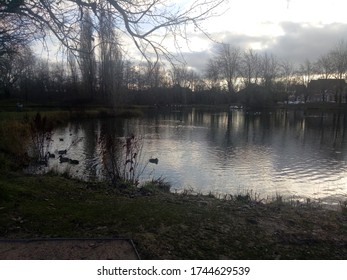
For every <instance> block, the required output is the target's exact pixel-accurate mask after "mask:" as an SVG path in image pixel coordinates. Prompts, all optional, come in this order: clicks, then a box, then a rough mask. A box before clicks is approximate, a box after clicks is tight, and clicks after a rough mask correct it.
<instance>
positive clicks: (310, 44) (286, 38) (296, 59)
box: [184, 22, 347, 72]
mask: <svg viewBox="0 0 347 280" xmlns="http://www.w3.org/2000/svg"><path fill="white" fill-rule="evenodd" d="M280 27H281V28H282V30H283V33H284V35H282V36H279V37H270V36H248V35H243V34H235V33H231V32H228V33H215V34H211V35H212V37H213V38H214V39H216V41H219V42H224V43H230V44H232V45H234V46H237V47H240V48H241V49H243V50H246V49H248V48H249V47H250V45H251V44H252V43H259V44H261V45H263V46H267V48H266V49H264V50H262V51H266V52H268V53H273V54H274V55H276V56H277V57H278V58H280V59H287V60H289V61H291V62H293V63H295V64H301V63H303V62H304V61H305V60H306V59H309V60H311V61H315V60H317V59H318V58H319V57H320V56H322V55H324V54H326V53H327V52H329V51H330V50H332V49H333V48H334V46H335V45H336V44H337V43H338V42H339V41H340V40H342V39H345V40H347V24H340V23H333V24H329V25H324V26H320V27H318V26H312V25H310V24H305V23H293V22H282V23H281V24H280ZM213 46H214V43H213V42H210V48H209V49H206V51H202V52H194V53H185V54H184V56H185V59H186V61H187V64H188V65H189V66H191V67H193V68H194V69H196V70H197V71H200V72H201V70H202V69H204V68H206V64H207V61H208V59H209V58H211V56H212V52H213Z"/></svg>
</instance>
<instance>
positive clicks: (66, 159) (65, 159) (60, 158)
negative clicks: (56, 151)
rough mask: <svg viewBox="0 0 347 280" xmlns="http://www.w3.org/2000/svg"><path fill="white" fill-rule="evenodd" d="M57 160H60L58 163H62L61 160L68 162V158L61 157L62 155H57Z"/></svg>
mask: <svg viewBox="0 0 347 280" xmlns="http://www.w3.org/2000/svg"><path fill="white" fill-rule="evenodd" d="M59 161H60V163H62V162H69V161H70V159H69V158H67V157H63V156H62V155H60V156H59Z"/></svg>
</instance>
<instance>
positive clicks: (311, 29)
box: [182, 0, 347, 69]
mask: <svg viewBox="0 0 347 280" xmlns="http://www.w3.org/2000/svg"><path fill="white" fill-rule="evenodd" d="M182 1H183V0H182ZM186 1H189V0H186ZM221 8H222V9H223V11H225V10H227V11H226V12H225V13H224V14H223V15H221V16H218V17H214V18H211V19H209V20H208V21H206V22H205V23H204V24H203V27H204V29H205V30H206V31H207V32H208V33H209V34H211V36H212V37H213V38H214V39H215V40H217V41H219V42H224V43H230V44H232V45H235V46H238V47H241V48H242V49H247V48H253V49H256V50H259V51H267V52H269V53H273V54H275V55H276V56H277V57H278V58H283V59H288V60H291V61H293V62H295V63H298V64H299V63H301V62H303V61H304V60H305V59H310V60H316V59H317V58H318V57H319V56H321V55H322V54H325V53H327V52H328V51H329V50H331V49H332V48H333V47H334V46H335V45H336V44H337V42H339V41H341V40H345V41H347V1H346V0H329V1H324V0H229V1H228V3H227V4H225V5H224V6H222V7H221ZM212 47H213V42H211V41H208V40H207V39H206V38H204V37H203V36H202V35H201V34H199V33H192V34H190V44H189V50H188V49H184V52H185V57H186V61H187V63H188V64H189V65H191V66H193V67H194V68H197V69H198V68H201V67H204V63H206V62H205V61H206V59H204V58H206V57H208V56H209V54H210V53H211V49H212Z"/></svg>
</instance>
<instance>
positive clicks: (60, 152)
mask: <svg viewBox="0 0 347 280" xmlns="http://www.w3.org/2000/svg"><path fill="white" fill-rule="evenodd" d="M66 153H67V150H66V149H65V150H60V151H58V154H59V155H66Z"/></svg>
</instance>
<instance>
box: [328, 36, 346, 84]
mask: <svg viewBox="0 0 347 280" xmlns="http://www.w3.org/2000/svg"><path fill="white" fill-rule="evenodd" d="M330 57H331V62H332V66H333V71H334V74H335V77H336V79H344V78H345V76H346V72H347V44H346V43H345V42H344V41H340V42H338V43H337V45H336V46H335V48H334V49H333V50H332V51H331V52H330Z"/></svg>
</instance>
